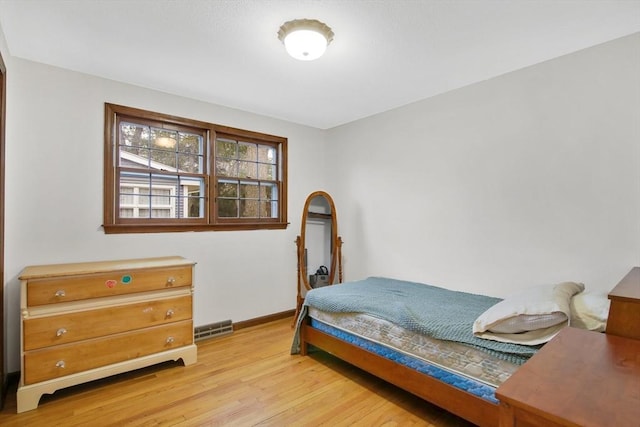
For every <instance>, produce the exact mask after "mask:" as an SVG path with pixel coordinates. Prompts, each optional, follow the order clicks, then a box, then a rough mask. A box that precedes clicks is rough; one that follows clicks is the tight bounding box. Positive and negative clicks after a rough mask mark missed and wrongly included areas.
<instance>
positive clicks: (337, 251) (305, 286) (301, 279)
mask: <svg viewBox="0 0 640 427" xmlns="http://www.w3.org/2000/svg"><path fill="white" fill-rule="evenodd" d="M316 197H323V198H324V199H325V200H326V201H327V203H328V205H329V208H330V211H331V213H330V214H327V215H329V216H330V218H331V248H332V251H331V268H330V270H329V285H333V284H334V281H335V278H336V273H337V275H338V283H340V282H342V238H341V237H340V236H338V218H337V214H336V206H335V204H334V203H333V199H332V198H331V196H330V195H329V193H327V192H325V191H314V192H313V193H311V194H309V195H308V196H307V200H306V201H305V203H304V209H303V210H302V223H301V225H300V235H299V236H297V237H296V245H297V248H298V253H297V255H298V294H297V298H296V315H295V317H294V322H295V319H297V318H298V314H300V310H301V308H302V303H303V302H304V296H305V295H306V292H307V291H309V290H311V289H312V287H311V284H310V283H309V274H308V272H307V263H306V259H305V258H306V254H305V249H306V228H307V220H308V219H309V217H310V215H309V213H310V212H309V207H310V206H311V202H312V201H313V200H314V199H315V198H316ZM313 215H314V214H313V212H311V216H313ZM316 215H322V214H316Z"/></svg>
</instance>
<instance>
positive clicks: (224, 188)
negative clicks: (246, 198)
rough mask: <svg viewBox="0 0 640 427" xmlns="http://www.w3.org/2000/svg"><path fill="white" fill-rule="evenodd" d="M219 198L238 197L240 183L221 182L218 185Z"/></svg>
mask: <svg viewBox="0 0 640 427" xmlns="http://www.w3.org/2000/svg"><path fill="white" fill-rule="evenodd" d="M218 196H219V197H233V198H237V197H238V183H237V182H233V183H231V182H219V183H218Z"/></svg>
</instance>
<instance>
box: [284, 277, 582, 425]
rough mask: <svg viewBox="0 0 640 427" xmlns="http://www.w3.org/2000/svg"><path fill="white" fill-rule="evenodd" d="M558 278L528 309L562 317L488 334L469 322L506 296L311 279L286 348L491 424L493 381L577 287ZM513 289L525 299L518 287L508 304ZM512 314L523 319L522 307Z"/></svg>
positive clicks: (546, 332) (533, 343) (533, 348)
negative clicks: (319, 283) (330, 358)
mask: <svg viewBox="0 0 640 427" xmlns="http://www.w3.org/2000/svg"><path fill="white" fill-rule="evenodd" d="M561 285H562V286H561V287H562V291H561V292H558V286H560V285H555V287H550V288H548V289H547V291H546V294H548V295H551V296H553V295H555V296H556V297H558V296H559V300H561V301H560V303H559V305H558V303H557V301H556V302H553V303H552V307H551V308H550V307H549V306H548V305H546V306H544V307H543V308H541V305H540V304H539V305H538V306H537V307H536V310H537V311H541V312H542V311H544V313H543V317H544V316H547V317H548V314H549V313H554V315H558V316H557V318H559V319H563V320H562V321H559V322H556V323H555V324H553V325H551V326H549V321H548V319H547V320H545V321H544V322H543V323H542V324H539V322H538V321H539V320H540V319H538V318H536V319H534V320H535V322H538V324H537V326H536V327H535V328H533V329H532V331H531V332H532V333H533V335H532V336H527V334H529V332H528V331H524V333H522V332H523V331H520V330H518V329H516V330H515V333H514V329H509V328H510V327H511V326H509V328H507V329H504V328H503V326H502V325H504V323H501V325H500V327H495V329H496V330H498V331H500V333H497V334H493V332H492V330H487V328H485V329H484V330H479V328H478V322H480V320H481V319H484V320H485V321H486V320H487V316H489V317H491V316H492V315H496V313H495V311H496V308H497V309H498V310H497V311H498V312H499V313H498V314H499V315H500V316H502V318H501V322H504V321H505V316H504V309H505V307H504V305H505V303H509V302H511V301H512V300H511V299H510V298H505V300H501V299H499V298H493V297H489V296H485V295H476V294H470V293H465V292H456V291H451V290H447V289H443V288H439V287H435V286H430V285H426V284H421V283H413V282H407V281H402V280H394V279H389V278H380V277H370V278H367V279H365V280H360V281H354V282H348V283H343V284H339V285H337V286H331V287H325V288H318V289H313V290H311V291H309V292H308V293H307V295H306V297H305V302H304V305H303V308H302V310H301V312H300V315H299V316H298V318H297V321H296V324H295V332H294V339H293V343H292V347H291V352H292V354H301V355H307V354H308V352H309V351H310V349H311V348H315V349H319V350H322V351H325V352H328V353H330V354H333V355H335V356H337V357H338V358H340V359H343V360H344V361H347V362H349V363H351V364H353V365H355V366H357V367H359V368H361V369H363V370H365V371H368V372H370V373H372V374H374V375H376V376H378V377H380V378H382V379H384V380H386V381H388V382H390V383H392V384H394V385H396V386H398V387H400V388H402V389H405V390H407V391H409V392H411V393H413V394H415V395H417V396H419V397H421V398H423V399H425V400H427V401H429V402H431V403H433V404H435V405H437V406H439V407H441V408H443V409H446V410H448V411H450V412H452V413H454V414H456V415H458V416H460V417H462V418H464V419H466V420H468V421H470V422H472V423H474V424H477V425H479V426H497V425H498V400H497V399H496V397H495V390H496V388H497V387H498V386H499V385H500V384H501V383H502V382H504V381H505V380H506V379H507V378H508V377H509V376H510V375H511V374H512V373H513V372H515V371H516V370H517V369H518V367H519V366H520V365H522V364H523V363H525V362H526V361H527V360H528V359H529V358H530V357H531V356H532V355H533V354H535V353H536V352H537V351H538V350H539V349H540V348H541V346H542V345H543V344H544V342H546V341H548V340H549V339H550V337H552V336H553V335H554V334H555V333H557V331H559V329H560V328H562V327H564V326H566V325H568V324H569V316H570V307H569V304H570V301H571V298H572V296H573V295H576V294H578V293H579V292H581V291H582V290H584V286H583V285H582V284H576V283H573V282H567V283H563V284H561ZM538 291H539V290H538ZM538 291H536V292H538ZM538 294H539V292H538ZM523 298H524V300H526V301H530V300H532V299H533V300H535V298H534V297H532V295H531V294H526V293H525V295H524V296H522V295H521V296H520V297H519V298H516V300H518V299H519V302H516V305H520V306H522V299H523ZM552 299H553V298H552ZM554 304H555V305H554ZM525 305H527V304H525ZM542 305H544V304H542ZM512 308H513V306H509V307H508V310H509V311H508V312H509V313H512V312H513V310H512ZM528 308H530V307H527V309H528ZM517 311H518V310H516V312H517ZM563 316H564V317H563ZM507 317H509V316H507ZM515 318H517V319H520V320H521V319H525V320H526V321H527V322H528V324H529V323H531V321H532V316H531V315H529V313H528V312H526V310H525V312H522V311H521V312H517V313H516V317H515ZM510 319H511V320H513V319H514V317H513V316H511V317H510ZM494 320H495V319H494ZM535 322H534V323H535ZM545 322H546V323H545ZM554 322H555V320H554ZM480 323H482V322H480ZM511 323H513V322H512V321H511ZM551 323H553V322H551ZM492 326H496V325H495V323H494V324H493V325H492ZM519 327H520V328H521V327H522V326H519ZM501 328H502V329H501ZM489 329H491V328H489ZM486 334H489V335H491V334H493V335H496V336H497V337H498V338H491V337H487V336H486ZM541 336H544V337H543V338H540V337H541ZM503 337H507V338H509V337H515V338H516V342H514V341H513V340H510V339H501V338H503ZM522 337H525V338H522ZM532 337H533V338H532ZM517 340H523V342H526V344H521V343H519V342H517Z"/></svg>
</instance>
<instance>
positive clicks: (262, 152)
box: [258, 145, 278, 165]
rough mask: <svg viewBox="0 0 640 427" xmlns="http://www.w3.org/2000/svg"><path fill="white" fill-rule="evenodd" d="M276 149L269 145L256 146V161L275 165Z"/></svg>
mask: <svg viewBox="0 0 640 427" xmlns="http://www.w3.org/2000/svg"><path fill="white" fill-rule="evenodd" d="M277 160H278V159H277V156H276V149H275V148H274V147H271V146H269V145H259V146H258V161H259V162H260V163H270V164H273V165H275V164H276V161H277Z"/></svg>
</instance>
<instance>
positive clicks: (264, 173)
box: [258, 163, 277, 181]
mask: <svg viewBox="0 0 640 427" xmlns="http://www.w3.org/2000/svg"><path fill="white" fill-rule="evenodd" d="M276 178H277V177H276V166H275V165H267V164H264V163H259V164H258V179H268V180H270V181H275V180H276Z"/></svg>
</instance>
